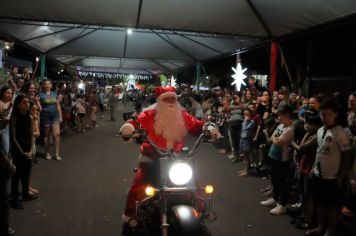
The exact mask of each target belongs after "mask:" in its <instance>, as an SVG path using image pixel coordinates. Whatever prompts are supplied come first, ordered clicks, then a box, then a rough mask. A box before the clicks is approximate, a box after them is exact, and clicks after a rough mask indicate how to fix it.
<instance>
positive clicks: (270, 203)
mask: <svg viewBox="0 0 356 236" xmlns="http://www.w3.org/2000/svg"><path fill="white" fill-rule="evenodd" d="M260 204H261V205H262V206H265V207H275V206H276V205H277V202H276V201H275V200H274V199H273V198H269V199H267V200H266V201H262V202H260Z"/></svg>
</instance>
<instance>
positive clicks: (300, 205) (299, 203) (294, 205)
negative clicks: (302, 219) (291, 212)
mask: <svg viewBox="0 0 356 236" xmlns="http://www.w3.org/2000/svg"><path fill="white" fill-rule="evenodd" d="M290 207H291V208H292V209H300V208H301V207H302V203H301V202H297V203H294V204H293V205H291V206H290Z"/></svg>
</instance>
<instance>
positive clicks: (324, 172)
mask: <svg viewBox="0 0 356 236" xmlns="http://www.w3.org/2000/svg"><path fill="white" fill-rule="evenodd" d="M338 112H339V110H338V105H337V103H336V102H335V101H333V100H329V101H325V102H324V103H322V104H321V106H320V117H321V121H322V122H323V124H324V126H323V127H321V128H320V129H319V130H318V133H317V142H318V149H317V153H316V158H315V162H314V165H313V168H312V171H311V174H312V175H313V182H314V189H313V190H314V191H313V194H314V195H315V199H316V204H317V207H318V216H319V219H318V220H319V225H318V227H317V228H316V229H313V230H309V231H307V232H306V235H328V236H330V235H335V228H336V223H337V219H338V217H339V212H340V208H341V205H342V197H341V196H342V194H341V191H340V189H341V185H342V183H343V181H344V178H345V176H346V175H347V171H348V168H349V158H350V149H351V146H350V141H349V138H348V136H347V134H346V132H345V130H344V129H343V128H342V127H341V126H340V125H339V124H340V121H339V120H340V119H339V117H340V116H339V113H338Z"/></svg>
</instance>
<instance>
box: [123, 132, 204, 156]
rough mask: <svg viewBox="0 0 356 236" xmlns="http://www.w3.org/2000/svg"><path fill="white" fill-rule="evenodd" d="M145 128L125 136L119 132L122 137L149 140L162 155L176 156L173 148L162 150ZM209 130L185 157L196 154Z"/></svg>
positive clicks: (200, 136) (201, 135) (199, 138)
mask: <svg viewBox="0 0 356 236" xmlns="http://www.w3.org/2000/svg"><path fill="white" fill-rule="evenodd" d="M145 131H146V130H145V129H136V130H135V131H134V132H133V133H132V135H130V136H124V135H122V133H120V134H119V136H121V137H122V138H124V139H126V140H129V139H131V138H137V139H141V138H142V139H144V140H145V141H147V142H148V143H149V144H150V145H151V146H152V147H153V149H155V151H156V152H157V153H159V154H160V155H161V156H165V157H167V156H172V157H176V155H175V153H174V152H173V151H172V150H169V151H166V150H162V149H161V148H160V147H158V146H157V145H156V144H155V143H154V142H153V141H152V140H151V138H150V137H149V136H147V134H146V132H145ZM207 133H208V131H207V130H204V131H203V132H202V133H201V134H200V135H199V137H198V139H197V141H195V143H194V145H193V147H192V149H191V150H190V151H189V152H188V153H187V154H186V155H185V157H183V158H187V157H190V156H192V155H193V154H195V152H196V151H197V150H198V148H199V147H200V145H201V144H202V141H203V140H204V137H206V136H207Z"/></svg>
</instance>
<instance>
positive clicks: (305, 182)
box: [292, 110, 322, 229]
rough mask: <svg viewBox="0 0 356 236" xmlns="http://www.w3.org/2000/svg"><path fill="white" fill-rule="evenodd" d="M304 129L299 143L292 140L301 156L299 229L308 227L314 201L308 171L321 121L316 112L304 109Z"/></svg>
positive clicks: (312, 160) (313, 159) (313, 156)
mask: <svg viewBox="0 0 356 236" xmlns="http://www.w3.org/2000/svg"><path fill="white" fill-rule="evenodd" d="M304 117H305V118H304V120H305V125H304V129H305V130H306V131H307V133H306V134H305V135H304V137H303V139H302V141H301V142H300V144H299V145H298V144H296V143H295V142H294V141H293V142H292V146H293V148H294V149H295V150H296V151H297V153H298V154H299V156H300V157H301V160H300V164H299V178H298V182H299V184H298V186H299V191H300V194H301V200H302V209H303V218H304V220H303V222H300V223H299V224H297V225H296V227H297V228H300V229H308V228H309V226H310V224H311V223H312V218H313V209H314V202H313V197H312V195H311V191H310V190H311V183H310V179H309V173H310V171H311V169H312V166H313V164H314V161H315V155H316V149H317V146H318V145H317V135H316V134H317V131H318V129H319V128H320V127H321V125H322V123H321V120H320V117H319V115H318V113H316V112H312V111H308V110H307V111H306V112H305V116H304Z"/></svg>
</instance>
